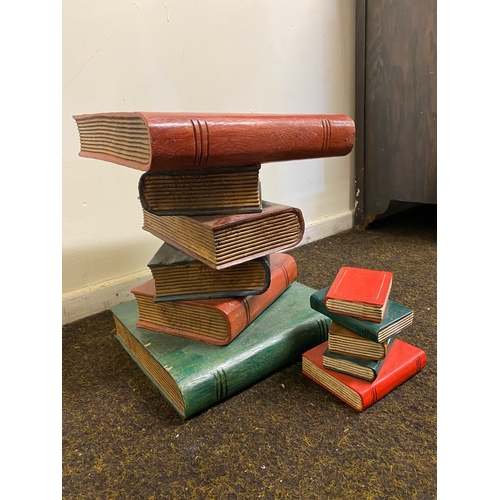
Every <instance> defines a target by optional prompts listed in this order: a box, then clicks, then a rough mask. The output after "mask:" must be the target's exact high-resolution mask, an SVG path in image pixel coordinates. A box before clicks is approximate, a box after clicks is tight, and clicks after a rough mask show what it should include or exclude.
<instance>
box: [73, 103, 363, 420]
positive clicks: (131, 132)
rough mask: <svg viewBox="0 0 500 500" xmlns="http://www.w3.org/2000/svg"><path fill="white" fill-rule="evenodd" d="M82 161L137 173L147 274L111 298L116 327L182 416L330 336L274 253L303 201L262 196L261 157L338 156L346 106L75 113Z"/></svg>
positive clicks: (292, 270)
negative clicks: (321, 111)
mask: <svg viewBox="0 0 500 500" xmlns="http://www.w3.org/2000/svg"><path fill="white" fill-rule="evenodd" d="M74 119H75V121H76V124H77V127H78V131H79V137H80V153H79V155H80V156H82V157H85V158H92V159H97V160H101V161H105V162H113V163H117V164H119V165H122V166H124V167H127V168H134V169H138V170H141V171H143V173H142V174H141V177H140V180H139V185H138V191H139V200H140V205H141V206H140V208H141V210H142V214H143V226H142V228H143V229H144V230H145V231H148V232H149V233H151V234H152V235H154V236H155V237H157V238H158V241H159V247H158V250H157V252H156V253H155V254H154V255H153V256H150V257H149V258H148V260H147V261H145V265H147V266H148V268H149V270H150V272H151V277H150V278H149V279H148V280H146V281H145V282H144V283H142V284H141V285H139V286H137V287H135V288H134V289H133V290H131V292H132V293H133V295H134V299H133V300H131V301H128V302H125V303H122V304H119V305H117V306H114V307H112V308H111V311H112V313H113V315H114V318H115V323H116V338H117V340H118V341H119V343H120V344H121V346H122V347H123V348H124V349H125V351H126V352H127V353H128V354H129V355H130V356H131V358H132V359H133V360H134V361H135V362H136V363H137V365H138V366H139V368H140V369H141V370H142V371H143V372H144V374H145V375H146V376H147V377H148V378H149V379H150V381H151V382H152V383H153V384H154V386H155V387H156V388H157V389H158V390H159V392H160V393H161V394H162V395H163V396H164V397H165V398H166V399H167V401H168V402H169V403H170V404H171V405H172V407H173V408H174V410H175V411H176V412H177V413H178V414H179V415H180V416H181V417H182V418H190V417H192V416H194V415H196V414H197V413H199V412H201V411H203V410H206V409H207V408H209V407H210V406H213V405H215V404H216V403H218V402H220V401H222V400H224V399H225V398H227V397H229V396H231V395H232V394H234V393H236V392H238V391H241V390H242V389H244V388H245V387H248V386H249V385H250V384H252V383H254V382H255V381H257V380H259V379H262V378H264V377H266V376H267V375H269V374H270V373H272V372H274V371H276V370H278V369H279V368H281V367H283V366H285V365H286V364H288V363H291V362H293V361H297V360H300V357H301V355H302V354H303V353H304V352H305V351H307V350H309V349H311V348H312V347H315V346H318V345H321V344H322V343H323V342H325V341H326V340H327V337H328V331H329V328H330V325H331V324H332V321H331V319H330V318H329V317H328V316H326V315H324V314H322V313H321V312H319V311H316V310H314V309H312V308H311V307H310V304H309V299H310V297H311V295H312V294H313V293H314V292H316V290H313V289H311V288H309V287H306V286H305V285H302V284H301V283H298V282H297V281H296V278H297V264H296V262H295V260H294V259H293V257H292V256H290V255H288V254H286V253H283V251H284V250H287V249H290V248H293V247H295V246H296V245H298V244H299V243H300V242H301V240H302V237H303V235H304V230H305V225H304V219H303V216H302V212H301V210H300V209H299V208H298V207H291V206H286V205H282V204H280V203H275V202H272V201H268V200H263V199H262V197H261V186H260V178H259V173H260V168H261V165H262V163H266V162H277V161H287V160H297V159H307V158H320V157H327V156H343V155H346V154H348V153H349V152H350V151H351V150H352V147H353V144H354V136H355V130H354V123H353V121H352V119H351V118H349V117H347V116H344V115H257V114H247V115H243V114H239V115H238V114H233V115H220V114H179V113H135V112H134V113H100V114H87V115H76V116H74Z"/></svg>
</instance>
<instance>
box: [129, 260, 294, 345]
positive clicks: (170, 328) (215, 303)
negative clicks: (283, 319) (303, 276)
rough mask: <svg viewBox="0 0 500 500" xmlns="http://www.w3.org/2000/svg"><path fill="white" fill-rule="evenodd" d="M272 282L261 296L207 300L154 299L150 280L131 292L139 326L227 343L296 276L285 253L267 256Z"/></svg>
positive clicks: (206, 340) (152, 284)
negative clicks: (167, 300)
mask: <svg viewBox="0 0 500 500" xmlns="http://www.w3.org/2000/svg"><path fill="white" fill-rule="evenodd" d="M269 259H270V267H271V282H270V285H269V288H268V289H267V290H266V291H265V292H264V293H262V294H260V295H250V296H246V297H235V298H220V299H206V300H185V301H184V300H180V301H175V302H155V301H154V297H155V293H156V292H155V284H154V280H153V279H151V280H149V281H146V282H145V283H143V284H142V285H139V286H137V287H135V288H134V289H133V290H131V292H132V293H133V294H134V296H135V298H136V301H137V309H138V313H139V318H138V321H137V323H136V326H137V327H138V328H145V329H148V330H153V331H156V332H161V333H166V334H170V335H176V336H178V337H184V338H188V339H192V340H199V341H203V342H207V343H210V344H215V345H227V344H229V343H230V342H231V341H232V340H233V339H235V338H236V337H237V336H238V335H239V334H240V333H241V332H242V331H243V330H244V329H245V328H246V327H247V326H248V325H249V324H250V323H251V322H252V321H253V320H254V319H255V318H257V317H258V316H259V315H260V314H261V313H262V312H263V311H265V310H266V308H267V307H269V306H270V305H271V304H272V303H273V302H274V301H275V300H276V299H277V298H278V297H279V296H280V295H281V294H282V293H283V292H284V291H285V290H286V289H287V288H288V287H289V286H290V285H291V284H292V283H293V282H294V281H295V280H296V278H297V263H296V262H295V259H294V258H293V257H292V256H291V255H288V254H285V253H275V254H272V255H271V256H270V257H269Z"/></svg>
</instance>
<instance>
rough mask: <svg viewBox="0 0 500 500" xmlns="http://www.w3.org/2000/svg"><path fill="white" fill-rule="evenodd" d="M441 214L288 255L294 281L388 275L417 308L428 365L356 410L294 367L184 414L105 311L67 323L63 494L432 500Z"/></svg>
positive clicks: (411, 334) (414, 333) (390, 222)
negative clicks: (352, 270) (356, 273)
mask: <svg viewBox="0 0 500 500" xmlns="http://www.w3.org/2000/svg"><path fill="white" fill-rule="evenodd" d="M436 215H437V207H436V206H435V205H422V206H418V207H415V208H412V209H409V210H406V211H405V212H402V213H399V214H396V215H393V216H390V217H386V218H383V219H380V220H377V221H375V222H373V223H372V224H371V225H370V226H368V227H367V228H366V229H365V230H358V229H352V230H349V231H345V232H343V233H340V234H336V235H333V236H331V237H328V238H325V239H323V240H320V241H316V242H313V243H310V244H307V245H303V246H301V247H298V248H295V249H292V250H290V251H289V252H288V253H290V254H291V255H293V256H294V257H295V260H296V261H297V265H298V278H297V281H299V282H301V283H303V284H305V285H308V286H310V287H312V288H315V289H321V288H325V287H327V286H329V285H330V284H331V282H332V280H333V278H334V277H335V275H336V273H337V271H338V269H339V268H340V267H342V266H345V265H348V266H354V267H367V268H372V269H383V270H388V271H391V272H392V273H393V286H392V291H391V296H390V297H391V299H392V300H394V301H397V302H399V303H401V304H404V305H406V306H407V307H410V308H411V309H413V311H414V322H413V325H412V326H411V327H410V328H409V329H407V330H405V331H403V332H402V333H401V335H400V338H402V339H403V340H405V341H407V342H409V343H411V344H413V345H415V346H417V347H419V348H421V349H423V350H424V351H425V352H426V354H427V365H426V366H425V367H424V369H423V370H422V371H421V372H420V373H418V374H417V375H415V376H414V377H413V378H411V379H410V380H408V381H407V382H406V383H404V384H403V385H401V386H399V387H398V388H397V389H395V390H394V391H392V392H391V393H389V394H388V395H387V396H385V397H384V398H382V399H381V400H380V401H378V402H377V403H376V404H374V405H373V406H371V407H369V408H368V409H367V410H365V411H364V412H362V413H358V412H356V411H355V410H353V409H351V408H350V407H349V406H347V405H346V404H344V403H343V402H341V401H340V400H338V399H337V398H335V397H334V396H333V395H332V394H330V393H329V392H327V391H326V390H325V389H323V388H321V387H320V386H318V385H316V384H315V383H314V382H312V381H311V380H309V379H308V378H307V377H305V376H304V375H303V374H302V373H301V364H300V362H299V361H298V362H295V363H293V364H291V365H289V366H287V367H285V368H283V369H282V370H280V371H278V372H276V373H274V374H273V375H271V376H269V377H267V378H266V379H264V380H262V381H261V382H258V383H256V384H254V385H252V386H251V387H249V388H248V389H246V390H244V391H242V392H241V393H239V394H236V395H235V396H233V397H231V398H229V399H227V400H226V401H224V402H222V403H220V404H218V405H216V406H214V407H212V408H210V409H208V410H206V411H205V412H203V413H201V414H200V415H198V416H196V417H193V418H192V419H189V420H186V421H184V420H182V419H181V418H180V417H179V416H178V415H177V413H176V412H175V411H174V410H173V408H172V407H171V406H170V405H169V404H168V402H167V401H166V400H165V399H163V397H162V396H161V395H160V393H159V392H158V391H157V390H156V389H155V388H154V386H153V385H152V384H151V383H150V381H149V380H148V379H147V378H146V377H145V375H144V374H143V373H142V371H141V370H140V369H139V368H138V367H137V365H136V364H135V363H134V362H133V361H132V359H131V358H130V357H129V356H128V354H127V353H126V352H125V351H124V350H123V348H122V347H121V346H120V344H119V343H118V341H117V340H116V339H115V338H114V333H115V332H114V328H115V326H114V321H113V317H112V314H111V312H110V311H105V312H102V313H100V314H96V315H94V316H91V317H88V318H85V319H82V320H79V321H75V322H73V323H70V324H68V325H65V326H64V327H63V335H62V342H63V346H62V375H63V383H62V387H63V393H62V398H63V399H62V401H63V408H62V422H63V428H62V487H63V489H62V497H63V498H65V499H68V500H69V499H92V500H96V499H103V500H110V499H129V498H130V499H161V498H165V499H216V500H222V499H258V498H264V499H266V498H267V499H287V498H290V499H295V498H296V499H301V500H302V499H304V500H312V499H321V500H324V499H327V498H334V499H349V500H350V499H356V500H357V499H366V500H382V499H383V500H401V499H405V500H407V499H419V500H430V499H434V498H436V495H437V493H436V491H437V285H436V282H437V223H436Z"/></svg>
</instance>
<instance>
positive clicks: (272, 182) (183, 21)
mask: <svg viewBox="0 0 500 500" xmlns="http://www.w3.org/2000/svg"><path fill="white" fill-rule="evenodd" d="M354 4H355V2H350V1H348V0H329V1H321V0H309V1H303V0H287V1H285V0H280V1H268V0H267V1H266V0H253V1H252V0H238V1H235V0H219V1H209V0H205V1H202V0H176V1H172V0H162V1H153V0H130V1H124V0H106V1H105V2H103V1H100V0H79V1H78V2H77V1H69V0H68V1H65V2H63V3H62V8H63V10H62V14H63V32H62V35H63V38H62V43H63V54H62V56H63V67H62V79H63V91H62V148H63V151H62V152H63V165H62V183H63V197H62V229H63V234H62V278H63V283H62V291H63V323H67V322H70V321H73V320H76V319H79V318H81V317H85V316H87V315H90V314H94V313H96V312H99V311H102V310H104V309H106V308H108V307H110V306H111V305H114V304H115V303H118V302H121V301H123V300H125V299H127V298H129V297H130V294H129V290H130V288H131V287H132V286H133V285H135V284H136V283H137V282H139V281H141V280H144V279H145V278H146V277H149V273H148V269H147V263H148V261H149V259H150V258H151V257H152V255H153V254H154V252H155V251H156V250H157V249H158V247H159V246H160V244H161V242H160V240H158V239H157V238H155V237H154V236H152V235H150V234H149V233H146V232H145V231H143V230H142V213H141V208H140V203H139V201H138V198H137V183H138V180H139V177H140V175H141V172H139V171H135V170H133V169H129V168H126V167H122V166H118V165H114V164H112V163H106V162H102V161H96V160H90V159H84V158H80V157H79V156H78V151H79V142H78V132H77V128H76V125H75V122H74V120H73V119H72V115H74V114H80V113H95V112H104V111H179V112H183V111H186V112H191V111H194V112H197V111H199V112H228V113H231V112H236V113H238V112H242V113H245V112H255V113H343V114H347V115H349V116H351V117H354ZM261 183H262V193H263V198H264V199H267V200H269V201H274V202H278V203H283V204H286V205H292V206H296V207H299V208H300V209H301V210H302V212H303V215H304V218H305V221H306V227H307V229H306V235H305V238H304V240H303V242H304V243H305V242H308V241H312V240H315V239H319V238H323V237H326V236H329V235H331V234H334V233H335V232H338V231H341V230H345V229H349V228H351V227H352V209H353V203H354V199H353V186H354V153H351V154H350V155H348V156H346V157H341V158H329V159H318V160H306V161H294V162H284V163H274V164H266V165H263V166H262V169H261Z"/></svg>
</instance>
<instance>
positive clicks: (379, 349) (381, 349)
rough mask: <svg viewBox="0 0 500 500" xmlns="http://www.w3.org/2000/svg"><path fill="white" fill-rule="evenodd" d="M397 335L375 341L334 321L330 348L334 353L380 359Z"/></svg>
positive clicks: (329, 336)
mask: <svg viewBox="0 0 500 500" xmlns="http://www.w3.org/2000/svg"><path fill="white" fill-rule="evenodd" d="M395 337H396V335H393V336H392V337H389V339H388V340H386V341H385V342H375V341H373V340H370V339H367V338H365V337H363V336H362V335H359V334H357V333H355V332H353V331H352V330H349V329H347V328H345V327H343V326H342V325H339V324H338V323H335V322H334V321H332V324H331V325H330V330H329V331H328V350H329V351H330V352H331V353H332V354H340V355H342V356H353V357H355V358H363V359H367V360H373V361H378V360H381V359H384V358H385V356H386V355H387V352H388V349H389V344H390V341H391V339H394V338H395Z"/></svg>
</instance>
